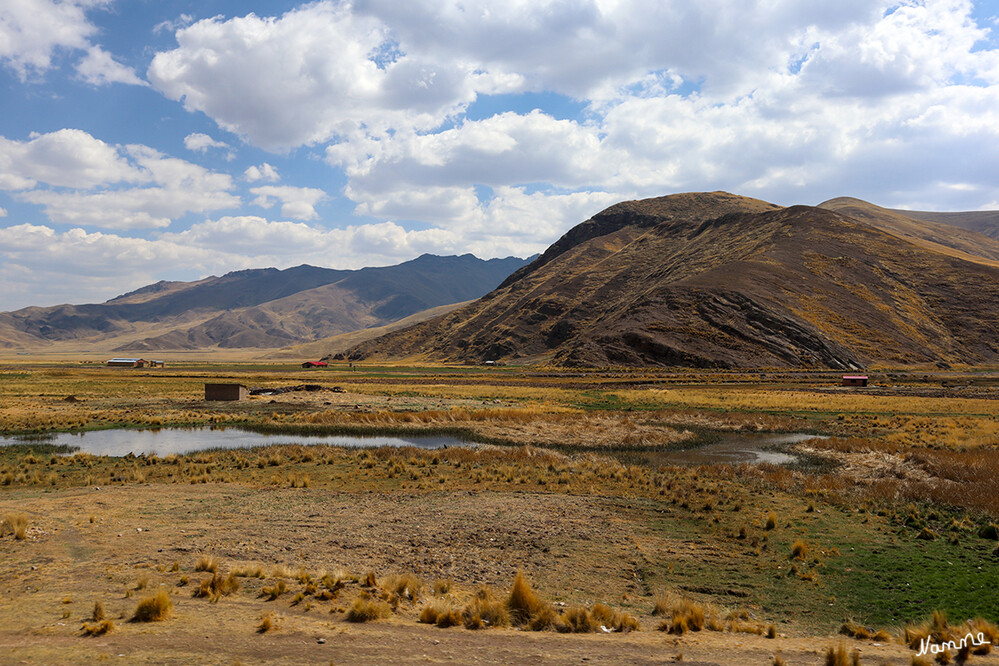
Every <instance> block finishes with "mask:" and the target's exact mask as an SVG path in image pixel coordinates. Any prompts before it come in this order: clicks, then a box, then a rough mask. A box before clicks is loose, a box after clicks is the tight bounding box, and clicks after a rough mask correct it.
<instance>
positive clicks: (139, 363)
mask: <svg viewBox="0 0 999 666" xmlns="http://www.w3.org/2000/svg"><path fill="white" fill-rule="evenodd" d="M148 364H149V361H147V360H146V359H144V358H113V359H111V360H110V361H108V367H109V368H144V367H146V365H148Z"/></svg>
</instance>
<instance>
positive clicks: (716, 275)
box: [351, 192, 999, 369]
mask: <svg viewBox="0 0 999 666" xmlns="http://www.w3.org/2000/svg"><path fill="white" fill-rule="evenodd" d="M857 201H859V200H851V205H853V206H854V207H857V204H856V203H854V202H857ZM860 203H864V202H860ZM829 207H833V206H829ZM861 208H863V207H861ZM872 208H876V207H872ZM864 210H865V214H864V215H859V216H856V217H855V216H852V215H849V214H845V213H844V212H837V211H835V210H829V209H828V207H827V208H818V207H808V206H792V207H790V208H781V207H778V206H775V205H773V204H768V203H766V202H763V201H758V200H754V199H749V198H746V197H739V196H735V195H731V194H727V193H724V192H715V193H698V194H680V195H673V196H668V197H661V198H656V199H647V200H643V201H633V202H625V203H622V204H618V205H615V206H612V207H611V208H608V209H607V210H605V211H603V212H601V213H599V214H597V215H595V216H594V217H593V218H592V219H590V220H587V221H586V222H584V223H583V224H581V225H579V226H577V227H575V228H573V229H572V230H570V231H569V232H568V233H567V234H566V235H565V236H563V237H562V238H561V239H560V240H559V241H558V242H556V243H555V244H554V245H552V246H551V247H550V248H549V249H548V251H546V252H545V253H544V254H543V255H542V256H541V257H540V258H538V259H537V260H536V261H534V262H533V263H531V264H529V265H527V266H525V267H524V268H521V269H520V270H518V271H517V272H515V273H514V274H513V275H511V276H510V277H509V278H508V279H507V280H506V281H505V282H504V283H503V284H502V285H501V286H500V287H499V288H497V289H496V290H494V291H492V292H491V293H489V294H487V295H486V296H484V297H483V298H481V299H479V300H478V301H475V302H473V303H471V304H469V305H467V306H465V307H463V308H460V309H458V310H455V311H454V312H451V313H450V314H447V315H444V316H442V317H439V318H436V319H432V320H429V321H426V322H423V323H421V324H418V325H416V326H414V327H412V328H409V329H405V330H402V331H398V332H394V333H391V334H389V335H386V336H383V337H381V338H378V339H376V340H374V341H370V342H366V343H364V344H361V345H359V346H357V347H355V348H354V349H353V350H351V354H352V355H353V356H354V357H355V358H359V357H417V358H424V359H428V360H447V361H479V362H481V361H487V360H494V361H508V360H515V359H525V360H548V361H552V362H555V363H559V364H564V365H588V366H606V365H683V366H694V367H831V368H843V369H848V368H859V367H863V366H866V365H869V364H871V363H875V362H877V363H890V364H922V363H932V362H937V363H940V362H947V363H981V362H995V361H997V360H999V342H997V340H996V336H995V331H996V330H997V329H999V309H997V308H995V304H996V303H999V263H997V262H996V261H995V259H994V258H995V257H999V254H997V252H999V243H997V242H996V241H995V240H993V239H991V238H988V237H986V236H983V235H980V234H975V233H973V232H968V231H964V230H959V229H956V228H954V227H950V229H953V232H954V233H953V234H950V235H949V234H947V233H946V232H947V231H948V229H947V228H945V227H944V226H943V225H936V226H933V225H932V224H931V225H929V226H925V223H922V222H920V221H918V220H914V219H911V218H904V216H901V215H899V214H898V212H897V211H887V212H888V213H891V215H890V216H888V218H887V219H886V217H885V215H884V214H881V213H879V212H878V211H876V210H871V209H870V208H867V209H864ZM879 210H882V211H884V210H886V209H879ZM896 216H897V217H896ZM900 218H902V219H900ZM920 225H924V226H922V227H921V226H920Z"/></svg>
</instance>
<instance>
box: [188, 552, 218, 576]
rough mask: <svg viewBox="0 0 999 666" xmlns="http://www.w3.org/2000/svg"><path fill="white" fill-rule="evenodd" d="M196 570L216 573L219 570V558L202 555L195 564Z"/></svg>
mask: <svg viewBox="0 0 999 666" xmlns="http://www.w3.org/2000/svg"><path fill="white" fill-rule="evenodd" d="M194 570H195V571H207V572H209V573H216V572H218V570H219V560H218V558H217V557H213V556H212V555H202V556H201V557H199V558H198V561H197V562H196V563H195V564H194Z"/></svg>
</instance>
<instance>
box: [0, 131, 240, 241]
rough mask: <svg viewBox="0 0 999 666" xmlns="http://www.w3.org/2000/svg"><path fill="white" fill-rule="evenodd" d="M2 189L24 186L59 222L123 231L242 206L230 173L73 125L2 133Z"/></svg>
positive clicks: (23, 192) (25, 195)
mask: <svg viewBox="0 0 999 666" xmlns="http://www.w3.org/2000/svg"><path fill="white" fill-rule="evenodd" d="M0 187H2V188H4V189H10V190H19V192H18V193H17V194H16V196H17V197H18V198H19V199H21V200H23V201H27V202H29V203H34V204H37V205H40V206H43V207H44V210H45V214H46V215H47V216H48V218H49V219H50V220H51V221H53V222H58V223H64V224H79V225H93V226H99V227H107V228H117V229H130V228H155V227H165V226H168V225H169V224H170V223H171V221H172V220H173V219H175V218H177V217H180V216H182V215H184V214H186V213H188V212H206V211H213V210H219V209H223V208H233V207H235V206H238V205H239V203H240V200H239V198H238V197H237V196H236V195H234V194H232V193H231V190H232V188H233V180H232V178H231V177H230V176H229V175H227V174H222V173H216V172H212V171H209V170H208V169H205V168H204V167H201V166H198V165H196V164H192V163H190V162H185V161H184V160H180V159H177V158H172V157H168V156H166V155H164V154H162V153H160V152H158V151H156V150H154V149H152V148H149V147H148V146H142V145H130V146H111V145H109V144H106V143H104V142H103V141H101V140H99V139H96V138H94V137H92V136H91V135H90V134H88V133H86V132H83V131H82V130H74V129H63V130H58V131H56V132H51V133H49V134H42V135H35V136H33V137H32V138H31V139H30V140H28V141H23V142H21V141H12V140H9V139H6V138H3V137H0Z"/></svg>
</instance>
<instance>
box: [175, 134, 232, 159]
mask: <svg viewBox="0 0 999 666" xmlns="http://www.w3.org/2000/svg"><path fill="white" fill-rule="evenodd" d="M184 147H185V148H187V149H188V150H190V151H192V152H196V153H207V152H208V150H209V149H211V148H217V149H219V150H224V151H225V152H226V159H227V160H232V159H234V158H235V157H236V153H235V152H234V151H233V150H232V146H230V145H229V144H228V143H226V142H225V141H217V140H215V139H213V138H212V137H210V136H208V135H207V134H202V133H201V132H194V133H192V134H188V135H187V136H185V137H184Z"/></svg>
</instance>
